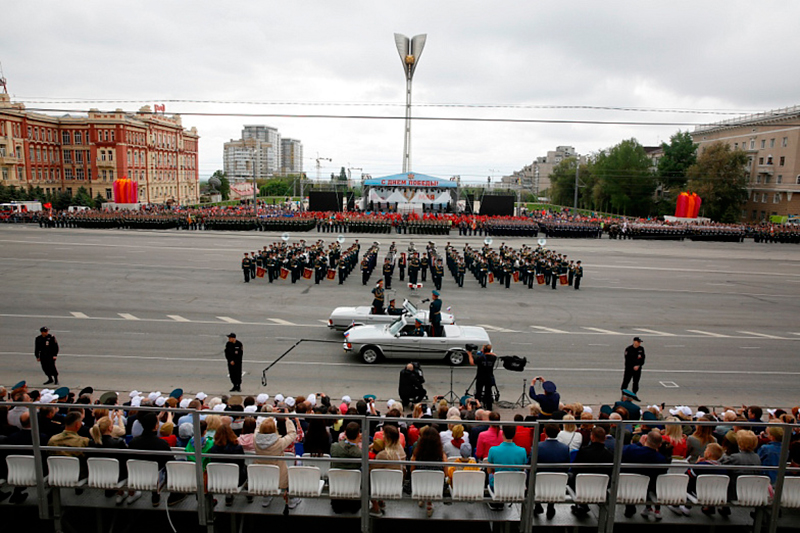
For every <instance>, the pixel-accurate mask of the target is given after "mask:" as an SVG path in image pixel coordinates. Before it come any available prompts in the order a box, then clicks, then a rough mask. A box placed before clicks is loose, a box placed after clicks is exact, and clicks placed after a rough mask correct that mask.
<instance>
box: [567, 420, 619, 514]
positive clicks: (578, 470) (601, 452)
mask: <svg viewBox="0 0 800 533" xmlns="http://www.w3.org/2000/svg"><path fill="white" fill-rule="evenodd" d="M584 414H586V413H584ZM605 442H606V430H605V429H604V428H603V427H602V426H595V427H593V428H592V430H591V431H590V432H589V444H588V445H586V446H583V447H582V448H580V449H579V450H578V453H577V454H576V455H575V460H574V461H573V464H575V465H576V466H573V467H572V476H570V484H571V486H572V487H574V486H575V476H577V475H578V474H607V475H610V474H611V464H610V463H613V462H614V454H612V453H611V451H610V450H609V449H608V448H606V445H605ZM581 463H600V464H604V463H609V466H607V467H602V466H599V467H580V466H577V465H580V464H581ZM571 510H572V512H573V513H574V514H576V515H578V516H585V515H587V514H588V513H589V506H588V505H586V504H576V505H573V506H572V508H571Z"/></svg>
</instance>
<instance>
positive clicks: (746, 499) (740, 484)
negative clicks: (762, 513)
mask: <svg viewBox="0 0 800 533" xmlns="http://www.w3.org/2000/svg"><path fill="white" fill-rule="evenodd" d="M736 500H737V503H738V504H739V505H742V506H744V507H762V506H764V505H767V503H768V502H769V477H767V476H739V477H738V478H737V479H736Z"/></svg>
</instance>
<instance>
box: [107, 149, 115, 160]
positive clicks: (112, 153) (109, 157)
mask: <svg viewBox="0 0 800 533" xmlns="http://www.w3.org/2000/svg"><path fill="white" fill-rule="evenodd" d="M108 160H109V161H113V160H114V150H109V151H108Z"/></svg>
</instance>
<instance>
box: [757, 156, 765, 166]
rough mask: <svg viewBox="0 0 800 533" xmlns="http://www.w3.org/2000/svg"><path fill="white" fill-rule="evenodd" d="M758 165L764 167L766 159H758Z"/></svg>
mask: <svg viewBox="0 0 800 533" xmlns="http://www.w3.org/2000/svg"><path fill="white" fill-rule="evenodd" d="M758 164H759V165H763V164H764V158H763V157H759V158H758Z"/></svg>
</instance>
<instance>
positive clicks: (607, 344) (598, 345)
mask: <svg viewBox="0 0 800 533" xmlns="http://www.w3.org/2000/svg"><path fill="white" fill-rule="evenodd" d="M589 346H609V345H608V344H589Z"/></svg>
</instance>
